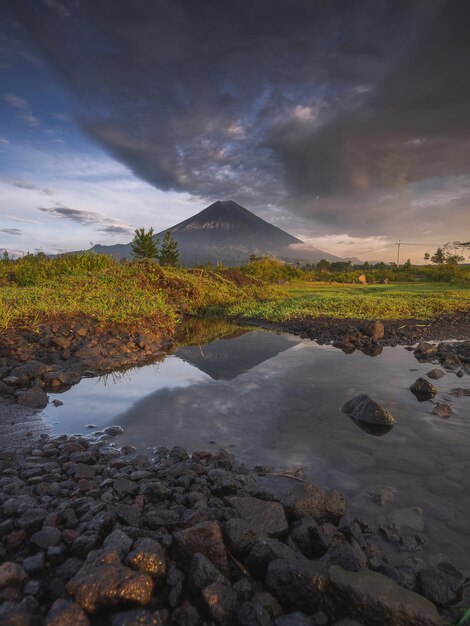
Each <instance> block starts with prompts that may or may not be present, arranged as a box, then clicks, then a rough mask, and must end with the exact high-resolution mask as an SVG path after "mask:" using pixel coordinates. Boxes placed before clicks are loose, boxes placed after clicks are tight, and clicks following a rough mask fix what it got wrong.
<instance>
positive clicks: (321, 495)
mask: <svg viewBox="0 0 470 626" xmlns="http://www.w3.org/2000/svg"><path fill="white" fill-rule="evenodd" d="M276 500H279V501H280V502H281V504H282V505H283V507H284V510H285V512H286V513H287V516H288V517H289V518H290V519H300V518H301V517H305V516H310V517H313V519H314V520H315V521H316V522H318V523H319V524H322V523H323V522H331V523H332V524H339V522H340V520H341V518H342V517H343V515H344V513H345V511H346V498H345V497H344V495H343V494H341V493H339V491H329V490H327V489H322V488H321V487H317V485H314V484H312V483H307V484H301V485H297V484H296V485H292V486H291V488H290V489H288V490H286V491H282V492H281V493H279V494H278V495H276Z"/></svg>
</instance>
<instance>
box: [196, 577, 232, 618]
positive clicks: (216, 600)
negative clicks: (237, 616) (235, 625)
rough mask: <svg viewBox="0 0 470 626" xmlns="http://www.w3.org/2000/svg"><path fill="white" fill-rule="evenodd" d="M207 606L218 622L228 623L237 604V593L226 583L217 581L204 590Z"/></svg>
mask: <svg viewBox="0 0 470 626" xmlns="http://www.w3.org/2000/svg"><path fill="white" fill-rule="evenodd" d="M202 597H203V599H204V601H205V604H206V608H207V610H208V611H209V613H210V615H211V616H212V618H213V619H214V620H215V622H216V623H217V624H222V625H223V624H227V623H229V622H230V621H231V618H232V615H233V614H234V612H235V609H236V606H237V593H236V591H235V590H234V589H232V587H230V586H229V585H226V584H224V583H220V582H215V583H212V584H211V585H209V586H208V587H206V588H205V589H204V590H203V592H202Z"/></svg>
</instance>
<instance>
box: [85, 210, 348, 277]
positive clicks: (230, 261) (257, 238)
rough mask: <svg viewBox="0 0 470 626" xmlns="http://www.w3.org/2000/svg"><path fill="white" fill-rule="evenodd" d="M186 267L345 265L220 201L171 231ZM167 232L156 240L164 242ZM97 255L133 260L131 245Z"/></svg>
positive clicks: (98, 247) (109, 248) (97, 249)
mask: <svg viewBox="0 0 470 626" xmlns="http://www.w3.org/2000/svg"><path fill="white" fill-rule="evenodd" d="M167 230H170V231H171V233H172V235H173V238H174V239H175V240H176V241H177V243H178V248H179V253H180V262H181V263H182V264H183V265H190V266H191V265H201V264H206V263H208V262H210V263H212V264H214V265H215V264H217V263H223V264H224V265H229V266H230V265H240V264H243V263H246V262H247V261H248V258H249V256H250V255H251V254H255V255H257V256H262V255H270V256H275V257H277V258H279V259H282V260H284V261H287V262H289V261H290V262H292V261H300V262H304V263H305V262H316V261H319V260H320V259H326V260H328V261H342V260H344V259H341V258H340V257H337V256H334V255H332V254H328V252H323V251H322V250H319V249H318V248H315V247H313V246H309V245H307V244H304V243H303V242H302V241H301V240H300V239H297V237H294V236H293V235H290V234H289V233H286V232H285V231H284V230H281V229H280V228H278V227H277V226H274V225H273V224H270V223H269V222H267V221H266V220H263V219H261V218H260V217H258V216H257V215H255V214H254V213H252V212H251V211H248V209H245V208H244V207H242V206H240V205H239V204H237V203H236V202H234V201H233V200H218V201H217V202H214V203H213V204H211V205H210V206H208V207H207V208H205V209H204V210H202V211H200V212H199V213H197V214H196V215H193V217H190V218H189V219H187V220H184V221H183V222H180V223H179V224H176V225H175V226H172V227H171V228H168V229H167ZM164 234H165V231H162V232H160V233H157V234H156V235H155V239H157V238H158V239H160V242H161V241H162V239H163V236H164ZM92 250H93V251H94V252H100V253H106V254H112V255H113V256H115V257H116V258H130V257H131V247H130V244H117V245H114V246H101V245H96V246H94V247H93V248H92Z"/></svg>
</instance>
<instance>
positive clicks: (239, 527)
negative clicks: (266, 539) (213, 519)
mask: <svg viewBox="0 0 470 626" xmlns="http://www.w3.org/2000/svg"><path fill="white" fill-rule="evenodd" d="M223 534H224V539H225V541H226V543H227V545H228V547H229V548H230V550H231V551H232V552H234V553H235V554H236V555H239V556H246V555H247V554H248V552H249V551H250V550H251V548H252V546H253V544H254V542H255V541H256V539H257V538H258V535H257V534H256V533H255V532H254V531H253V530H252V529H251V528H250V526H249V525H248V524H247V523H246V522H245V521H244V520H242V519H238V518H237V517H235V518H233V519H230V520H228V521H227V522H225V524H224V525H223Z"/></svg>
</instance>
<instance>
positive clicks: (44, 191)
mask: <svg viewBox="0 0 470 626" xmlns="http://www.w3.org/2000/svg"><path fill="white" fill-rule="evenodd" d="M11 184H12V185H13V186H14V187H18V188H19V189H28V190H30V191H39V192H40V193H41V195H43V196H52V195H54V194H53V192H52V190H51V189H49V188H48V187H40V186H38V185H36V184H35V183H32V182H31V181H29V180H14V181H13V182H12V183H11Z"/></svg>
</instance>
